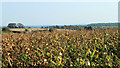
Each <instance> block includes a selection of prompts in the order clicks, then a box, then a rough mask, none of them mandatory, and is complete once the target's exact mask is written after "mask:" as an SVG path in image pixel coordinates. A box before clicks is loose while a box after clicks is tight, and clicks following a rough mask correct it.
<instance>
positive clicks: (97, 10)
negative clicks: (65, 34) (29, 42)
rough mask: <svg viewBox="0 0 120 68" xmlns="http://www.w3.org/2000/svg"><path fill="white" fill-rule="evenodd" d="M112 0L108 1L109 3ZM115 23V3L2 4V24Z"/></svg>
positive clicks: (116, 4) (116, 13)
mask: <svg viewBox="0 0 120 68" xmlns="http://www.w3.org/2000/svg"><path fill="white" fill-rule="evenodd" d="M111 1H112V0H111ZM117 21H118V3H117V2H3V3H2V22H3V23H2V25H3V26H6V25H7V24H8V23H9V22H18V23H19V22H21V23H23V24H24V25H64V24H65V25H67V24H89V23H104V22H117Z"/></svg>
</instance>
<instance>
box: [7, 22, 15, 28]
mask: <svg viewBox="0 0 120 68" xmlns="http://www.w3.org/2000/svg"><path fill="white" fill-rule="evenodd" d="M7 27H9V28H17V26H16V23H9V24H8V26H7Z"/></svg>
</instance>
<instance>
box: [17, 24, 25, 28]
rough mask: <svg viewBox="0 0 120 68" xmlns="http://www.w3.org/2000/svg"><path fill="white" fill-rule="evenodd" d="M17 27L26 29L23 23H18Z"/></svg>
mask: <svg viewBox="0 0 120 68" xmlns="http://www.w3.org/2000/svg"><path fill="white" fill-rule="evenodd" d="M17 26H18V28H25V27H24V25H23V24H21V23H18V24H17Z"/></svg>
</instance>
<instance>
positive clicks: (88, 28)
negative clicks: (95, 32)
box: [84, 26, 92, 30]
mask: <svg viewBox="0 0 120 68" xmlns="http://www.w3.org/2000/svg"><path fill="white" fill-rule="evenodd" d="M84 29H86V30H92V27H91V26H85V28H84Z"/></svg>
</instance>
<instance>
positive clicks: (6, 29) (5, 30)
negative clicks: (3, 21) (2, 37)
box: [2, 27, 10, 32]
mask: <svg viewBox="0 0 120 68" xmlns="http://www.w3.org/2000/svg"><path fill="white" fill-rule="evenodd" d="M2 31H4V32H10V29H9V28H8V27H3V28H2Z"/></svg>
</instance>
